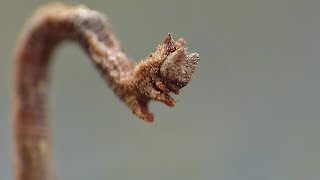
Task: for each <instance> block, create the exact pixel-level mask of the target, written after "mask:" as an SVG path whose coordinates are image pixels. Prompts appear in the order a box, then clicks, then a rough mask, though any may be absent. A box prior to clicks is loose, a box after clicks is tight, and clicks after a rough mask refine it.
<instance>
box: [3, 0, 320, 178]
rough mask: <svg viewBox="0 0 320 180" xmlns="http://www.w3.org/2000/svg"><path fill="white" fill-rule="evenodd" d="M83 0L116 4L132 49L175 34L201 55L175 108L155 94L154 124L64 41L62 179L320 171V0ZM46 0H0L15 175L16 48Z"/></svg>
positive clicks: (57, 75)
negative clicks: (138, 115) (120, 98)
mask: <svg viewBox="0 0 320 180" xmlns="http://www.w3.org/2000/svg"><path fill="white" fill-rule="evenodd" d="M72 2H73V3H76V2H77V1H72ZM79 2H81V3H84V4H86V5H87V6H89V7H90V8H92V9H96V10H99V11H101V12H103V13H106V14H108V16H109V18H110V21H111V23H112V24H113V29H114V31H115V32H116V34H117V36H118V37H119V39H120V40H121V42H122V44H123V45H124V48H125V49H126V52H128V53H129V54H130V55H131V56H132V57H133V58H134V59H137V60H138V59H140V58H143V57H145V56H147V55H148V54H149V53H150V52H152V51H153V50H154V49H155V47H156V45H157V44H158V43H159V42H161V41H162V38H163V36H164V35H165V34H166V33H167V32H171V33H173V35H174V36H175V37H176V38H178V37H180V36H183V37H185V38H186V40H187V42H188V44H189V50H190V51H198V52H199V53H200V55H201V62H200V64H199V67H198V69H197V72H196V75H195V78H194V79H193V81H192V82H191V83H190V84H189V86H187V87H186V88H184V90H183V92H182V93H181V95H180V96H178V97H177V99H178V101H179V102H178V103H177V105H176V107H175V108H173V109H170V108H167V107H165V106H164V105H162V104H159V103H152V104H151V109H152V111H153V112H154V113H155V115H156V122H155V123H153V124H146V123H144V122H143V121H140V120H138V119H137V118H136V117H134V116H133V115H132V114H131V112H130V111H129V110H128V109H127V107H125V106H124V105H123V104H122V103H121V102H120V101H118V99H117V98H116V97H115V96H114V95H113V93H112V92H111V90H110V89H108V88H107V87H106V86H105V84H104V82H103V81H102V79H101V78H100V77H99V75H98V74H97V73H96V72H95V71H94V68H93V66H92V65H91V63H90V62H89V61H88V60H87V57H86V55H85V54H84V53H83V52H81V50H80V48H79V47H78V46H76V45H75V44H72V43H70V42H66V43H64V44H63V45H61V46H60V47H59V48H58V49H57V51H56V54H55V57H54V59H55V63H54V65H53V68H52V85H51V87H50V89H51V93H50V100H51V101H50V106H51V117H52V128H53V130H52V131H53V142H54V161H55V166H56V172H57V176H58V177H59V179H77V180H87V179H131V180H141V179H152V180H163V179H173V180H178V179H179V180H198V179H201V180H211V179H215V180H300V179H304V180H316V179H319V177H320V143H319V139H320V130H319V129H320V112H319V111H320V96H319V92H320V83H319V78H320V60H319V57H320V21H319V17H320V11H319V9H320V1H317V0H314V1H298V0H296V1H295V0H291V1H290V0H268V1H266V0H264V1H262V0H261V1H260V0H258V1H256V0H243V1H240V0H217V1H209V0H207V1H205V0H198V1H196V0H194V1H173V0H171V1H166V0H161V1H159V0H158V1H150V0H138V1H129V0H128V1H116V0H100V1H89V0H87V1H79ZM41 4H45V1H40V0H28V1H19V0H10V1H9V0H7V1H4V0H1V4H0V24H1V28H0V34H1V36H0V37H1V40H0V57H1V59H0V179H12V173H13V172H12V164H11V157H12V143H11V139H12V138H11V129H10V121H9V116H10V89H11V88H10V87H11V86H12V82H11V80H12V79H11V77H10V74H11V70H12V68H13V67H12V60H11V59H12V52H13V50H14V47H15V44H16V40H17V37H18V34H19V33H20V31H21V28H22V27H23V24H24V23H25V21H26V19H27V18H28V17H29V16H30V15H31V14H32V12H33V11H34V10H35V9H36V8H37V7H38V6H39V5H41Z"/></svg>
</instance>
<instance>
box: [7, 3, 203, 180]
mask: <svg viewBox="0 0 320 180" xmlns="http://www.w3.org/2000/svg"><path fill="white" fill-rule="evenodd" d="M65 39H70V40H73V41H76V42H78V43H79V44H80V45H81V46H82V48H83V49H84V50H85V51H86V52H87V54H88V56H89V57H90V59H91V60H92V62H93V63H94V64H95V66H96V67H97V69H98V70H99V71H100V72H101V74H102V77H103V78H104V79H105V80H106V82H107V83H108V84H109V86H110V87H111V88H112V89H113V91H114V93H115V94H116V95H117V96H118V97H119V98H120V99H121V100H122V101H123V102H124V103H125V104H127V106H128V107H129V108H130V109H131V110H132V112H133V113H134V114H135V115H137V116H138V117H139V118H141V119H143V120H145V121H148V122H152V121H153V114H152V113H150V112H149V110H148V102H149V101H150V100H156V101H160V102H163V103H165V104H166V105H168V106H170V107H172V106H174V105H175V100H174V99H173V98H172V97H171V96H170V95H169V93H170V92H174V93H176V94H178V92H179V90H180V89H181V88H182V87H184V86H185V85H187V84H188V83H189V81H190V80H191V78H192V76H193V73H194V71H195V69H196V66H197V63H198V61H199V55H198V54H197V53H192V54H187V53H186V48H185V41H184V40H183V39H179V40H178V41H177V42H175V41H174V40H173V38H172V36H171V35H170V34H168V35H167V36H166V37H165V39H164V43H163V44H162V45H159V46H158V49H157V50H156V52H154V53H153V54H152V55H150V56H149V57H148V58H147V59H146V60H143V61H141V62H139V63H138V64H137V65H134V64H133V62H132V61H131V60H130V59H129V58H128V57H127V56H126V54H124V53H123V52H122V48H121V46H120V43H119V42H118V40H117V39H116V37H115V35H114V34H113V33H112V30H111V26H110V24H109V23H108V22H107V20H106V18H105V17H104V16H103V15H102V14H100V13H98V12H96V11H92V10H89V9H87V8H86V7H83V6H76V7H70V6H66V5H62V4H51V5H49V6H47V7H44V8H42V9H41V10H39V11H38V12H37V13H36V14H35V15H34V17H33V18H32V19H31V22H30V23H29V25H28V27H27V29H26V31H25V33H24V34H23V35H22V38H21V41H20V43H19V46H18V49H17V52H16V54H15V90H14V122H13V123H14V133H15V134H14V135H15V143H16V144H15V145H16V161H15V165H16V177H15V179H16V180H51V179H55V177H54V174H53V170H52V167H51V162H50V159H49V157H50V155H51V153H50V144H51V143H50V137H49V125H48V124H49V121H48V115H47V102H46V101H47V88H48V87H47V84H48V68H49V65H50V56H51V53H52V51H53V49H54V47H55V46H56V45H58V43H59V42H61V41H62V40H65Z"/></svg>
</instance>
